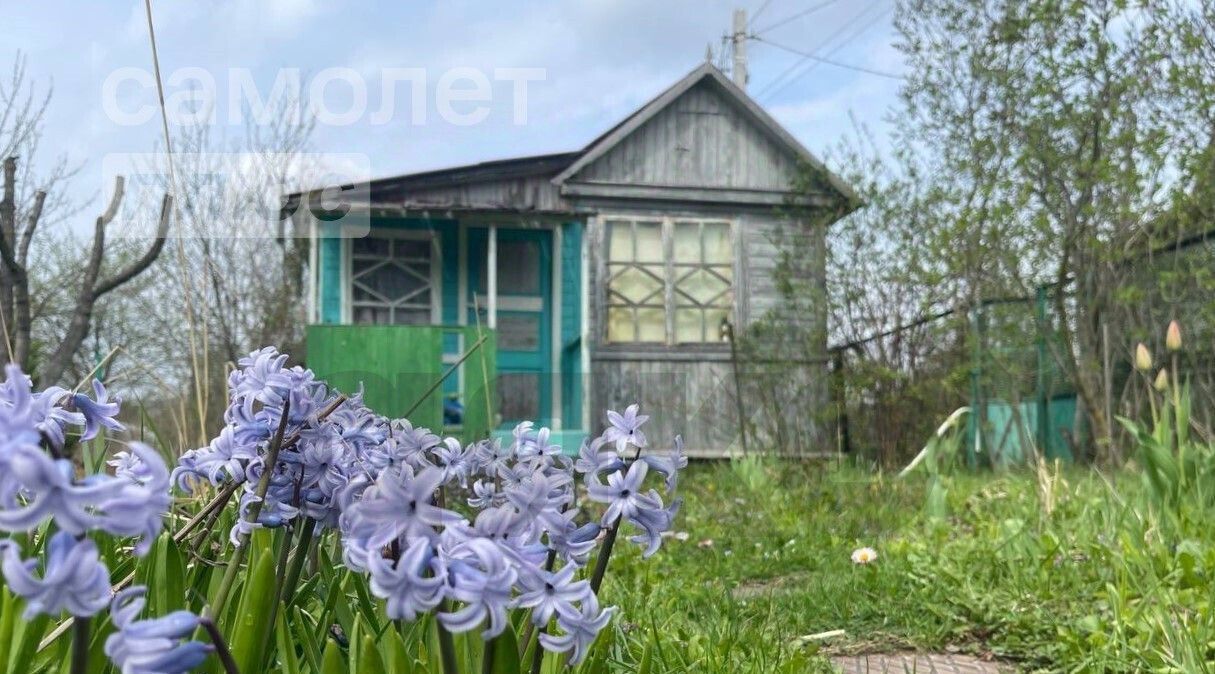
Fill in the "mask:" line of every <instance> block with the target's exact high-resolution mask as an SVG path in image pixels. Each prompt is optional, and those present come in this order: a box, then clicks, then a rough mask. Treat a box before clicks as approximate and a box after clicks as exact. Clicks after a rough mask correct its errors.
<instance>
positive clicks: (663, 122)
mask: <svg viewBox="0 0 1215 674" xmlns="http://www.w3.org/2000/svg"><path fill="white" fill-rule="evenodd" d="M796 168H797V160H796V158H795V157H794V155H793V154H792V153H791V152H790V151H789V149H788V148H787V147H784V146H782V145H780V144H778V143H777V142H775V141H774V140H773V139H772V138H771V137H770V136H769V135H768V133H767V132H766V131H764V130H763V129H761V128H760V127H758V126H756V125H755V124H753V123H752V122H751V121H750V120H749V119H747V118H746V117H745V116H744V114H743V113H742V112H741V111H740V110H739V108H738V106H737V104H736V103H734V102H732V101H730V100H728V99H727V98H726V97H724V96H723V95H722V93H721V92H720V91H719V90H718V89H717V88H716V87H715V86H713V85H712V84H711V83H710V82H709V81H707V80H706V81H702V82H700V83H699V84H697V85H696V86H694V87H692V88H691V89H689V90H688V91H687V92H686V93H685V94H684V95H683V96H681V97H680V98H679V99H677V100H676V101H674V102H673V103H672V104H671V105H670V106H669V107H667V108H666V109H664V110H662V111H661V112H659V113H658V114H657V115H655V116H654V117H653V118H651V119H650V120H648V121H647V122H646V123H645V124H643V125H641V127H639V128H638V129H637V130H636V131H635V132H633V134H632V135H630V136H628V137H627V138H625V139H624V140H623V141H621V142H620V144H618V145H616V146H615V147H613V148H612V149H611V150H610V151H608V152H607V153H606V154H604V155H603V156H602V157H600V158H599V159H597V160H596V161H594V162H592V163H591V164H589V165H588V166H586V167H585V168H583V169H582V170H581V171H579V172H578V173H577V175H576V176H575V177H574V179H575V180H576V181H579V182H596V183H621V184H631V185H666V186H675V187H696V188H722V189H748V190H768V191H776V192H784V191H786V190H788V189H789V184H790V180H791V179H792V178H793V176H794V173H795V171H796Z"/></svg>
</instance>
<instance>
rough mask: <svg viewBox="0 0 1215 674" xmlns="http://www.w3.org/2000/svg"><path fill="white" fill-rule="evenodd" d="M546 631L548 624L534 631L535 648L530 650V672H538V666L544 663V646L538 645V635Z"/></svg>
mask: <svg viewBox="0 0 1215 674" xmlns="http://www.w3.org/2000/svg"><path fill="white" fill-rule="evenodd" d="M547 631H548V625H545V626H544V627H542V628H540V629H539V630H537V631H536V649H535V650H533V651H532V666H531V669H530V670H528V671H530V672H531V674H540V666H541V665H543V664H544V647H543V646H541V645H540V635H541V634H544V633H545V632H547Z"/></svg>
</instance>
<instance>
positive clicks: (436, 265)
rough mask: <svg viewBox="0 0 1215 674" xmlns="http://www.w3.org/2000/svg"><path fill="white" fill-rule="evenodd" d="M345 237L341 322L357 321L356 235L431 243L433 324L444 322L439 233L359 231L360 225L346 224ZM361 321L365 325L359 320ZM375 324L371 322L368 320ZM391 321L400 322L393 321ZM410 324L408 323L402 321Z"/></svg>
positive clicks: (392, 230) (343, 246) (343, 242)
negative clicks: (355, 285)
mask: <svg viewBox="0 0 1215 674" xmlns="http://www.w3.org/2000/svg"><path fill="white" fill-rule="evenodd" d="M342 233H343V237H342V322H343V323H346V324H349V325H353V324H354V283H353V276H354V246H353V244H352V240H353V239H356V238H380V239H407V240H412V241H426V242H429V243H430V325H441V324H442V322H443V255H442V246H440V236H441V235H440V233H439V232H436V231H434V230H423V229H396V228H388V227H384V228H373V229H371V230H370V231H366V230H364V231H360V230H359V228H343V231H342ZM360 325H362V324H361V323H360ZM368 325H372V324H368ZM388 325H397V324H395V323H390V324H388ZM400 325H407V324H400Z"/></svg>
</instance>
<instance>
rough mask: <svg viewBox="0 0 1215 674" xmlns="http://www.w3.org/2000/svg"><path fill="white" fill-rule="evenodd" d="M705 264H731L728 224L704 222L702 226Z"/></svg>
mask: <svg viewBox="0 0 1215 674" xmlns="http://www.w3.org/2000/svg"><path fill="white" fill-rule="evenodd" d="M704 244H705V248H704V250H705V259H704V261H705V262H708V263H710V264H732V263H733V255H731V248H732V246H731V245H730V223H728V222H706V223H705V224H704Z"/></svg>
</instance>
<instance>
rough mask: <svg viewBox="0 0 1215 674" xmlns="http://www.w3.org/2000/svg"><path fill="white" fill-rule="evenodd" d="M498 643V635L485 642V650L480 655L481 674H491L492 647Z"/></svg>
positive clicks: (492, 668)
mask: <svg viewBox="0 0 1215 674" xmlns="http://www.w3.org/2000/svg"><path fill="white" fill-rule="evenodd" d="M497 645H498V637H494V638H493V639H488V640H486V642H485V650H484V652H483V654H482V655H481V674H492V673H493V671H494V649H495V648H496V647H497Z"/></svg>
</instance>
